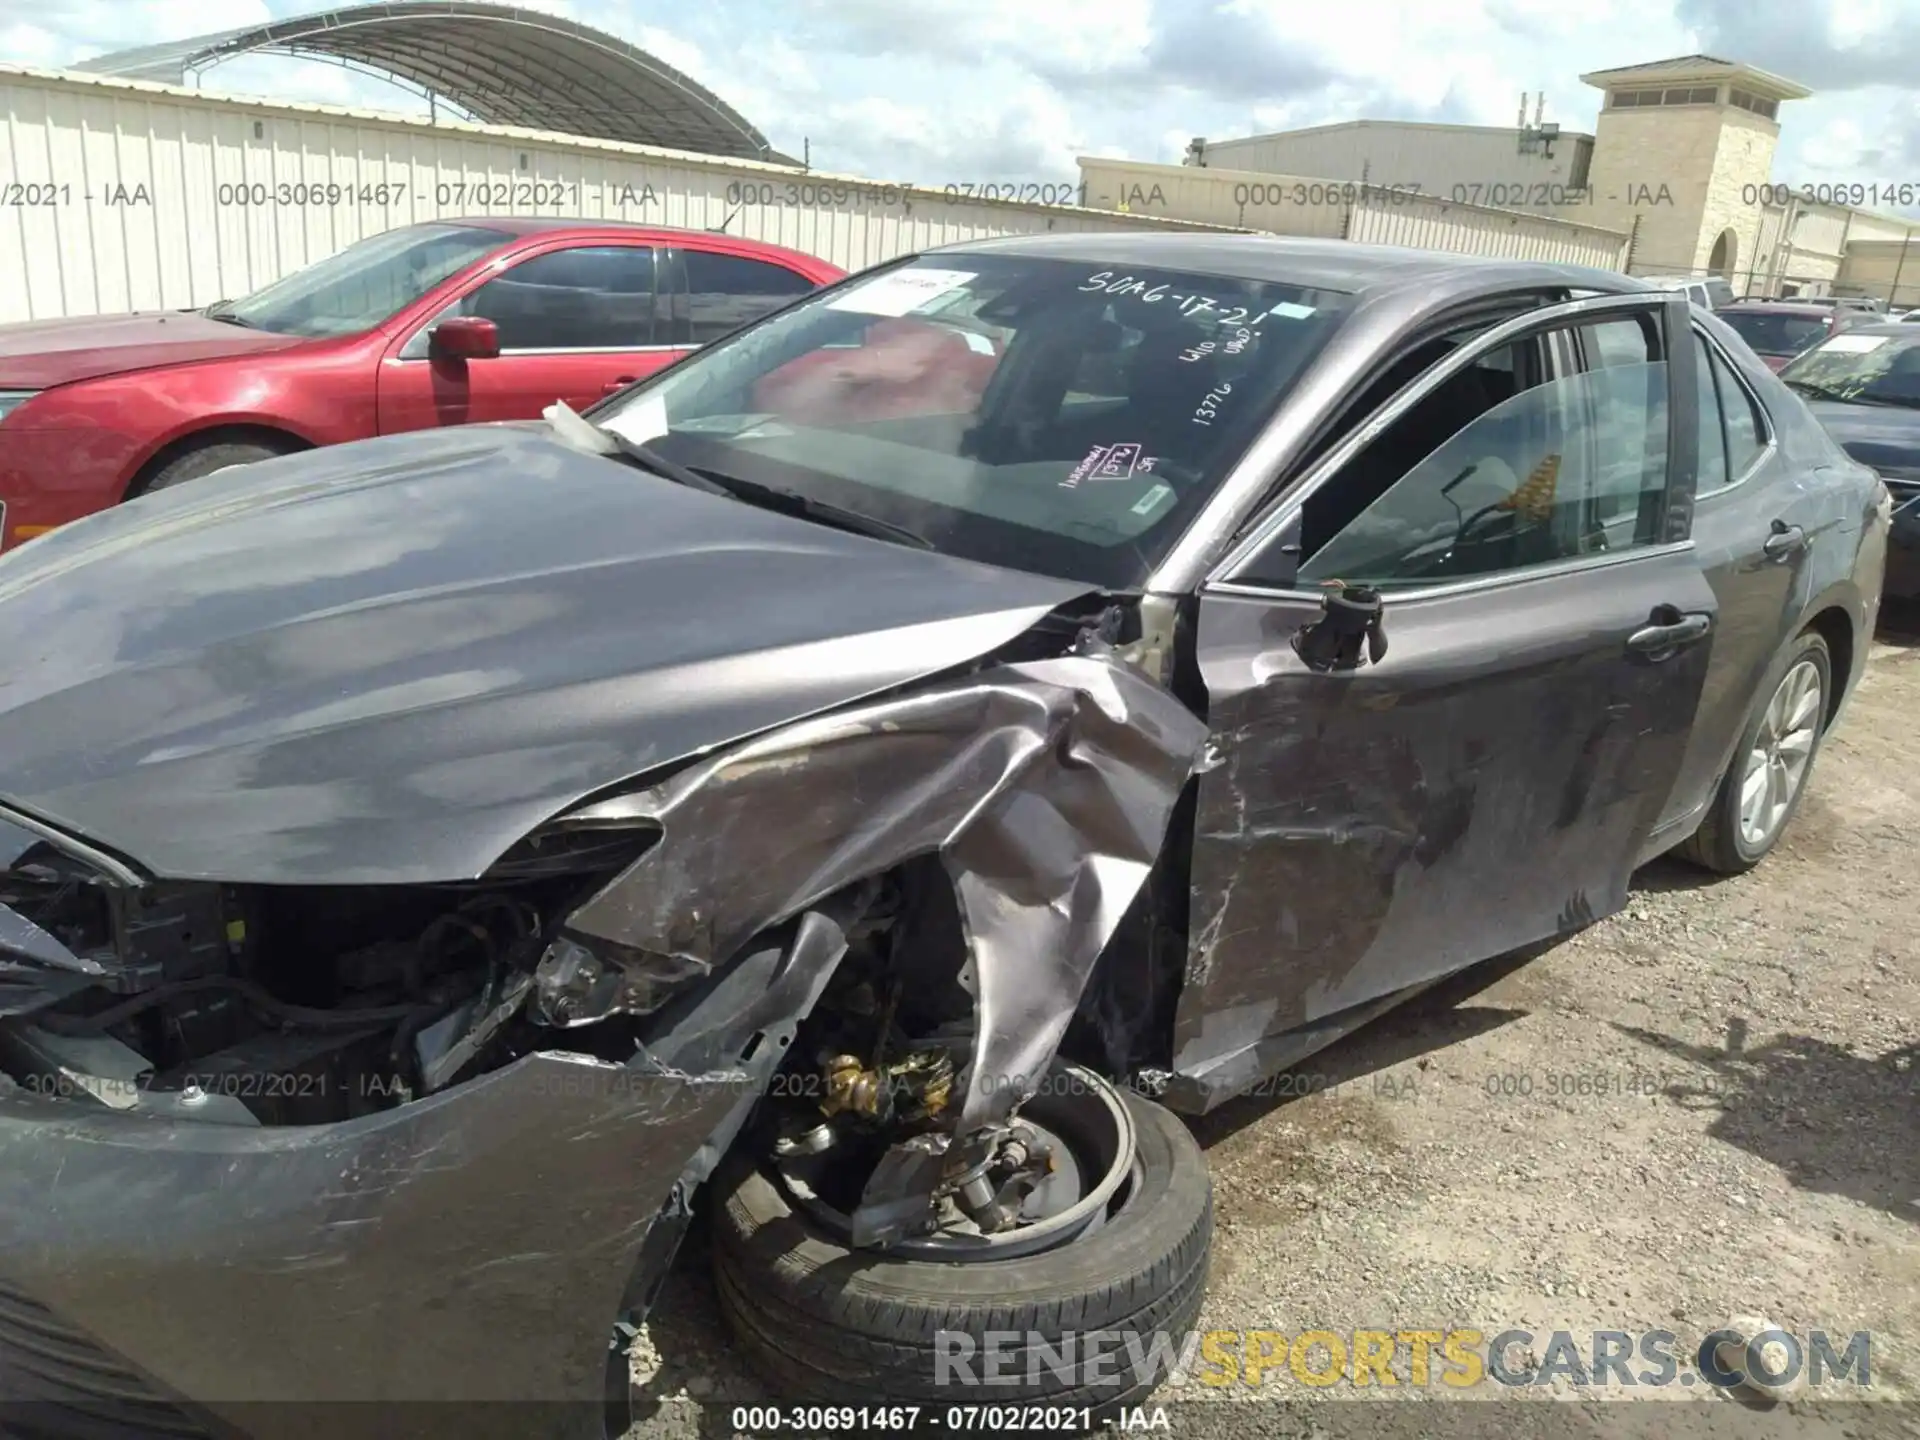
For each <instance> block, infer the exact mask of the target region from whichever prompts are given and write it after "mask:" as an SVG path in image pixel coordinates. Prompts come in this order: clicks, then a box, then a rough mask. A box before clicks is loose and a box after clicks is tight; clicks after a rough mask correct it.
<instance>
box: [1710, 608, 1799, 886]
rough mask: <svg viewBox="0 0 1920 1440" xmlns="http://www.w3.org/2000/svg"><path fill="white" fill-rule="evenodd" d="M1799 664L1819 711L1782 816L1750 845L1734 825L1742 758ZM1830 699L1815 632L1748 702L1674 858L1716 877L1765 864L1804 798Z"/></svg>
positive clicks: (1786, 654) (1787, 654) (1788, 652)
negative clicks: (1709, 794) (1813, 678)
mask: <svg viewBox="0 0 1920 1440" xmlns="http://www.w3.org/2000/svg"><path fill="white" fill-rule="evenodd" d="M1802 661H1807V662H1810V663H1811V664H1812V666H1813V668H1814V670H1815V671H1816V672H1818V674H1819V677H1820V691H1819V702H1818V703H1819V709H1818V710H1817V711H1816V716H1817V720H1816V724H1815V725H1814V730H1813V736H1812V741H1811V745H1810V748H1809V749H1808V751H1807V763H1806V767H1805V768H1804V770H1802V772H1801V774H1800V779H1799V783H1798V788H1797V789H1796V790H1795V791H1794V793H1793V798H1792V799H1791V800H1790V801H1789V802H1788V804H1787V808H1786V813H1785V814H1783V815H1782V816H1781V817H1780V819H1779V820H1778V821H1777V822H1776V823H1775V824H1774V825H1773V828H1772V831H1771V833H1769V834H1768V835H1767V836H1766V837H1765V838H1764V839H1763V840H1762V841H1761V842H1760V843H1758V844H1755V843H1753V842H1751V841H1750V840H1749V839H1748V838H1747V837H1746V836H1745V835H1743V834H1742V832H1741V826H1740V806H1741V786H1742V783H1743V782H1744V780H1745V779H1746V775H1747V762H1748V757H1749V756H1750V755H1751V754H1752V753H1753V751H1754V747H1755V745H1756V743H1757V742H1758V740H1759V737H1760V733H1761V730H1762V729H1763V728H1764V726H1765V724H1766V719H1767V709H1768V706H1769V705H1770V704H1772V702H1773V699H1774V697H1775V695H1776V694H1778V693H1779V690H1780V687H1781V685H1782V683H1783V682H1784V681H1785V679H1786V677H1787V676H1788V675H1790V674H1791V673H1792V672H1793V671H1794V670H1795V668H1796V667H1798V666H1799V665H1800V663H1801V662H1802ZM1832 695H1833V658H1832V656H1831V655H1830V654H1829V653H1828V651H1827V642H1826V641H1825V640H1823V639H1821V638H1820V636H1819V634H1818V633H1816V632H1815V631H1812V630H1809V631H1807V632H1805V633H1804V634H1802V635H1801V636H1800V637H1799V638H1798V639H1797V640H1795V641H1794V642H1793V643H1792V644H1791V645H1789V646H1788V647H1787V648H1786V649H1785V650H1784V651H1783V652H1782V653H1781V655H1780V658H1779V659H1778V660H1776V661H1775V662H1774V664H1773V666H1772V667H1771V668H1770V669H1769V670H1768V671H1767V678H1766V681H1765V683H1764V684H1762V685H1761V687H1760V693H1759V695H1758V696H1757V697H1756V698H1755V700H1754V704H1753V710H1752V713H1751V714H1749V715H1748V716H1747V723H1746V726H1745V728H1744V729H1742V730H1741V732H1740V743H1739V744H1738V745H1737V746H1735V747H1734V751H1733V760H1732V763H1730V764H1729V765H1728V766H1727V773H1726V774H1725V775H1723V776H1721V777H1720V788H1719V789H1717V790H1716V791H1714V795H1713V801H1712V803H1711V804H1709V805H1708V806H1707V813H1706V816H1705V818H1703V819H1702V820H1701V822H1700V828H1699V829H1698V830H1696V831H1694V833H1693V834H1692V835H1690V836H1689V837H1688V838H1687V839H1686V840H1684V841H1682V842H1681V844H1680V845H1678V846H1677V847H1675V849H1674V852H1673V853H1674V854H1675V855H1677V856H1679V857H1680V858H1681V859H1683V860H1688V861H1691V862H1692V863H1694V864H1695V865H1699V866H1702V867H1704V868H1706V869H1708V870H1711V871H1713V872H1714V873H1716V874H1719V875H1741V874H1745V873H1746V872H1747V871H1749V870H1751V869H1753V867H1754V866H1756V865H1758V864H1759V863H1760V862H1761V861H1762V860H1764V859H1766V857H1767V855H1768V854H1769V853H1770V852H1771V851H1772V850H1773V848H1774V846H1775V845H1777V844H1779V843H1780V837H1781V836H1782V835H1784V834H1786V833H1787V827H1788V826H1790V825H1791V824H1793V817H1794V816H1795V815H1796V814H1797V813H1798V812H1799V809H1800V802H1801V800H1803V799H1804V798H1805V797H1806V793H1807V786H1808V785H1809V784H1810V783H1812V780H1813V770H1814V763H1815V761H1817V760H1818V759H1819V757H1820V742H1821V740H1823V739H1824V738H1825V733H1826V722H1827V715H1828V712H1829V711H1830V710H1831V709H1832Z"/></svg>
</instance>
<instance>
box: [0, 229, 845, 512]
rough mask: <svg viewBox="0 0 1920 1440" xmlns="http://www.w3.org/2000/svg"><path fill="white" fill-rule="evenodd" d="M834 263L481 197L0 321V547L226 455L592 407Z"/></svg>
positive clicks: (807, 285)
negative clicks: (287, 257) (319, 246)
mask: <svg viewBox="0 0 1920 1440" xmlns="http://www.w3.org/2000/svg"><path fill="white" fill-rule="evenodd" d="M844 273H845V272H844V271H842V270H841V269H840V268H839V267H838V266H836V265H832V264H829V263H828V262H826V261H824V260H818V259H815V258H814V257H813V256H811V255H803V254H801V253H800V252H798V251H795V250H787V249H783V248H782V247H780V246H778V245H768V244H765V243H762V242H760V241H757V240H746V239H742V238H740V237H738V236H730V235H719V234H713V233H710V232H707V231H698V230H673V229H666V228H663V227H660V226H645V225H633V224H625V223H621V222H618V221H591V220H563V219H513V218H508V217H504V216H488V217H484V218H480V219H473V220H448V221H433V222H430V223H426V224H420V225H405V226H400V227H397V228H395V229H392V230H387V231H383V232H381V233H380V234H377V235H372V236H369V237H367V238H366V239H364V240H360V241H358V242H356V243H355V244H352V245H349V246H348V247H346V248H345V249H344V250H340V251H338V252H336V253H335V254H333V255H330V256H328V257H327V258H326V259H324V260H320V261H317V262H315V263H314V264H312V265H309V266H306V267H305V268H303V269H300V270H296V271H294V272H293V273H292V274H290V275H285V276H283V277H281V278H280V279H278V280H276V281H274V282H273V283H272V284H270V285H268V286H266V287H265V288H263V289H261V290H258V291H255V292H254V293H253V294H251V295H248V296H246V297H244V298H240V299H234V300H223V301H221V302H220V303H219V304H217V305H211V306H208V307H207V308H206V309H205V310H200V311H179V310H175V311H161V312H153V313H145V314H133V315H95V316H87V317H78V318H70V319H60V320H34V321H26V322H23V323H20V324H15V325H0V549H5V548H7V547H8V546H10V545H16V544H18V543H20V542H21V541H23V540H31V539H32V538H33V537H35V536H36V535H42V534H45V533H46V532H47V531H49V530H52V529H54V528H55V527H56V526H59V525H64V524H66V523H67V522H68V521H70V520H77V519H79V518H80V517H81V516H82V515H87V514H91V513H92V512H93V511H95V510H101V509H104V508H106V507H107V506H109V505H116V504H118V503H119V502H121V501H122V500H126V499H130V498H132V497H134V496H137V495H145V494H147V493H149V492H151V491H155V490H164V489H165V488H167V487H168V486H170V485H177V484H179V483H181V482H182V481H185V480H191V479H193V478H195V477H196V476H200V475H205V474H207V473H208V472H210V471H213V470H218V469H222V468H224V467H226V466H229V465H242V464H246V463H247V462H249V461H253V460H264V459H267V458H269V457H271V456H274V455H285V454H289V453H291V452H292V451H296V450H306V449H310V448H312V447H314V446H317V445H333V444H338V443H340V442H342V441H347V440H364V439H366V438H368V437H369V436H373V435H391V434H395V433H397V432H399V431H402V430H421V429H428V428H432V427H437V426H441V425H462V424H470V423H474V422H477V421H488V420H531V419H533V418H534V417H535V416H537V415H538V414H539V413H540V411H541V410H542V409H543V408H544V407H546V406H548V405H550V404H552V403H553V402H554V401H555V400H566V401H567V402H568V403H570V404H573V405H580V406H584V405H590V404H592V403H593V402H594V401H596V400H599V399H601V398H602V397H604V396H606V395H608V394H610V393H612V392H613V391H615V390H618V389H619V388H620V387H621V386H622V385H627V384H631V383H632V382H633V381H635V380H639V379H642V378H644V377H646V376H648V375H651V374H652V373H653V372H654V371H656V370H659V369H662V368H663V367H665V366H667V365H670V364H672V363H673V362H674V361H675V360H678V359H679V358H680V357H681V356H683V355H686V354H688V353H690V352H691V351H692V350H694V349H696V348H697V347H698V346H700V345H703V344H705V343H706V342H708V341H710V340H715V339H718V338H719V337H720V336H722V335H725V334H727V333H728V332H729V331H731V330H736V329H738V328H739V327H740V326H742V325H744V324H746V323H747V322H748V321H750V320H756V319H758V318H759V317H760V316H762V315H765V314H766V313H767V312H768V311H769V310H775V309H778V308H779V307H780V306H782V305H784V304H786V303H787V302H788V301H790V300H794V299H797V298H798V297H800V296H802V295H805V294H806V293H807V292H808V291H810V290H813V289H815V288H817V287H818V286H820V285H822V284H824V283H826V282H827V281H829V280H834V279H837V278H838V277H839V276H840V275H842V274H844Z"/></svg>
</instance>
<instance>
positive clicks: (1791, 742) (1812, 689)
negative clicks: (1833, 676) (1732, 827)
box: [1740, 660, 1826, 850]
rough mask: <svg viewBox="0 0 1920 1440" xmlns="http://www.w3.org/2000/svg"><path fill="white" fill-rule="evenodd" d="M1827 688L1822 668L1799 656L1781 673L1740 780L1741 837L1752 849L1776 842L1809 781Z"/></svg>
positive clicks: (1754, 738) (1761, 719) (1748, 753)
mask: <svg viewBox="0 0 1920 1440" xmlns="http://www.w3.org/2000/svg"><path fill="white" fill-rule="evenodd" d="M1825 688H1826V687H1825V686H1824V685H1823V684H1822V683H1821V679H1820V669H1819V667H1818V666H1817V665H1815V664H1814V662H1813V661H1812V660H1801V661H1800V662H1799V663H1797V664H1796V665H1794V666H1793V668H1792V669H1790V670H1788V671H1787V673H1786V674H1785V675H1783V676H1781V677H1780V684H1779V685H1778V686H1777V687H1776V688H1775V690H1774V692H1773V698H1772V699H1771V700H1769V701H1768V702H1767V708H1766V712H1765V713H1764V714H1763V715H1762V716H1761V718H1760V729H1759V731H1758V732H1757V733H1756V734H1755V735H1754V737H1753V748H1752V749H1751V750H1749V751H1748V752H1747V764H1746V770H1745V772H1744V773H1743V774H1742V776H1741V780H1740V841H1741V843H1742V844H1743V845H1745V846H1746V847H1747V848H1748V849H1749V850H1759V849H1762V848H1763V847H1765V846H1766V845H1768V844H1769V843H1771V842H1772V840H1773V838H1774V836H1775V835H1777V834H1778V833H1779V831H1780V827H1781V825H1783V824H1784V823H1785V822H1786V818H1787V812H1788V811H1790V810H1791V809H1792V808H1793V802H1794V799H1795V798H1796V797H1797V796H1798V795H1799V793H1800V787H1801V786H1802V785H1803V784H1805V783H1806V778H1807V769H1808V766H1809V764H1810V763H1811V761H1812V759H1813V746H1814V742H1815V741H1816V740H1818V739H1819V736H1820V717H1821V714H1822V712H1823V711H1824V710H1825V708H1826V705H1825V701H1826V696H1825V694H1824V691H1825Z"/></svg>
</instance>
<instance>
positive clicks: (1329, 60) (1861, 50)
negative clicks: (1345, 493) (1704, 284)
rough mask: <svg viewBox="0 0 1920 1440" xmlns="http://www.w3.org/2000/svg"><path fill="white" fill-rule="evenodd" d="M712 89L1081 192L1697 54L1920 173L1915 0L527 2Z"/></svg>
mask: <svg viewBox="0 0 1920 1440" xmlns="http://www.w3.org/2000/svg"><path fill="white" fill-rule="evenodd" d="M530 3H534V4H536V5H537V7H538V8H540V9H545V10H550V11H554V12H556V13H560V14H564V15H567V16H570V17H571V18H573V19H575V20H579V21H581V22H584V23H586V24H590V25H595V26H598V27H601V28H603V29H606V30H609V31H612V32H613V33H615V34H617V35H619V36H621V37H623V38H625V39H627V40H629V41H631V42H633V43H635V44H637V45H639V46H641V47H642V48H644V49H647V50H649V51H651V52H653V53H654V54H656V55H658V56H659V57H660V58H662V59H664V60H666V61H667V62H668V63H670V64H672V65H675V66H678V67H679V68H680V69H682V70H684V71H686V72H687V73H689V74H690V75H692V76H693V77H694V78H695V79H697V80H700V81H701V82H703V83H704V84H706V85H708V86H710V87H711V88H712V89H714V90H715V91H716V92H718V93H719V94H720V95H721V96H722V97H723V98H725V99H726V100H727V101H729V102H730V103H731V104H733V106H734V107H735V108H736V109H738V110H739V111H741V112H742V113H743V114H745V115H746V116H747V118H748V119H749V120H751V121H753V122H754V123H755V124H757V125H758V126H759V127H760V128H761V129H762V130H763V131H764V132H766V134H767V135H768V136H769V138H770V139H771V140H772V141H773V143H774V144H775V146H776V147H778V148H780V149H783V150H785V151H787V152H788V153H791V154H796V155H797V154H799V153H800V152H801V148H802V145H803V142H804V143H805V144H807V145H809V146H810V147H811V155H812V159H813V163H814V166H815V167H816V168H818V169H823V170H835V171H840V172H843V173H853V174H860V175H868V176H874V177H879V178H885V179H897V180H914V181H919V182H922V183H931V184H944V183H949V182H961V181H974V182H986V181H1006V180H1077V179H1078V171H1077V169H1076V168H1075V166H1074V163H1073V162H1074V157H1075V156H1076V155H1082V154H1103V155H1125V156H1131V157H1134V158H1137V159H1151V160H1161V161H1168V162H1171V161H1176V160H1178V159H1179V158H1180V154H1181V152H1182V150H1183V149H1184V147H1185V145H1186V142H1187V140H1188V139H1189V138H1190V137H1192V136H1195V135H1205V136H1207V137H1209V138H1210V139H1215V140H1220V139H1227V138H1230V137H1232V136H1235V135H1244V134H1250V133H1256V132H1259V131H1263V130H1277V129H1285V128H1291V127H1294V126H1300V125H1314V124H1323V123H1327V122H1330V121H1336V120H1345V119H1356V118H1362V117H1371V118H1379V119H1402V120H1444V121H1456V122H1465V123H1470V124H1490V125H1510V124H1512V123H1513V120H1514V117H1515V114H1516V112H1517V110H1518V107H1519V99H1520V94H1521V92H1522V91H1530V92H1531V91H1545V92H1546V118H1547V119H1549V120H1557V121H1559V122H1560V123H1561V125H1562V126H1564V127H1567V128H1571V129H1590V128H1591V127H1592V124H1593V120H1594V112H1595V109H1596V107H1597V103H1598V100H1599V93H1598V92H1597V91H1594V90H1590V89H1588V88H1587V87H1586V86H1584V85H1582V84H1581V83H1580V81H1579V79H1578V78H1577V77H1578V76H1579V74H1580V73H1581V72H1582V71H1584V70H1591V69H1599V68H1605V67H1609V66H1615V65H1626V64H1633V63H1636V62H1640V61H1645V60H1652V59H1658V58H1662V57H1665V56H1671V55H1679V54H1686V53H1690V52H1694V51H1701V52H1705V53H1707V54H1713V55H1721V56H1726V57H1728V58H1732V59H1739V60H1744V61H1746V62H1748V63H1751V64H1754V65H1758V66H1760V67H1761V68H1763V69H1768V70H1773V71H1775V72H1777V73H1780V74H1784V75H1788V76H1791V77H1792V78H1794V79H1797V80H1799V81H1801V82H1802V83H1804V84H1806V85H1807V86H1808V87H1810V88H1811V89H1813V90H1814V91H1815V92H1816V94H1815V96H1814V98H1812V99H1810V100H1803V101H1798V102H1793V103H1790V104H1788V105H1787V106H1785V107H1783V111H1782V115H1781V119H1782V124H1783V130H1784V134H1783V136H1782V141H1781V149H1780V156H1779V159H1778V161H1777V163H1776V166H1775V178H1776V179H1780V180H1787V181H1792V182H1796V183H1818V182H1823V181H1839V180H1847V181H1852V180H1859V181H1868V182H1872V181H1880V182H1886V181H1893V182H1896V183H1902V182H1915V181H1920V96H1917V95H1916V91H1915V90H1914V89H1913V88H1911V86H1912V84H1913V73H1912V63H1911V62H1912V57H1914V56H1916V55H1920V4H1914V3H1912V0H1585V3H1581V4H1570V3H1567V0H1335V3H1329V0H703V3H701V4H698V5H694V4H689V3H686V0H674V3H668V0H530ZM317 8H320V4H319V3H318V0H198V3H195V4H191V5H183V4H180V3H178V0H0V58H4V59H7V60H11V61H17V62H22V63H26V64H37V65H49V66H58V65H63V64H67V63H71V62H73V61H77V60H81V59H85V58H87V57H89V56H92V55H97V54H100V53H103V52H105V51H107V50H112V49H119V48H123V47H126V46H132V45H140V44H149V43H152V42H154V41H158V40H164V39H175V38H180V37H182V36H185V35H188V34H199V33H205V32H208V31H213V30H219V29H225V28H229V27H232V26H239V25H246V24H250V23H255V22H258V21H261V20H264V19H267V18H269V17H271V16H284V15H291V14H299V13H302V12H305V11H310V10H313V9H317ZM202 83H203V85H204V86H205V88H208V89H224V90H230V91H240V92H244V93H251V94H274V95H281V96H289V97H295V98H301V99H309V100H320V101H331V102H335V103H342V104H356V105H371V106H375V107H377V108H383V109H397V110H406V111H416V112H417V111H418V110H419V109H420V108H421V107H420V106H419V105H418V103H417V102H416V101H414V99H413V98H412V97H411V96H409V95H408V94H406V93H405V92H404V91H401V90H398V89H396V88H394V87H391V86H388V85H385V84H384V83H382V82H380V81H377V80H374V79H371V78H367V77H364V76H357V75H353V74H350V73H348V72H344V71H341V70H338V69H335V68H333V67H331V66H328V65H324V64H318V63H314V62H302V61H295V60H284V59H268V58H253V59H245V60H238V61H233V62H229V63H228V64H226V65H223V66H220V67H218V68H217V69H215V70H212V71H210V72H209V73H208V74H207V75H206V77H205V78H204V80H203V82H202Z"/></svg>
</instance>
